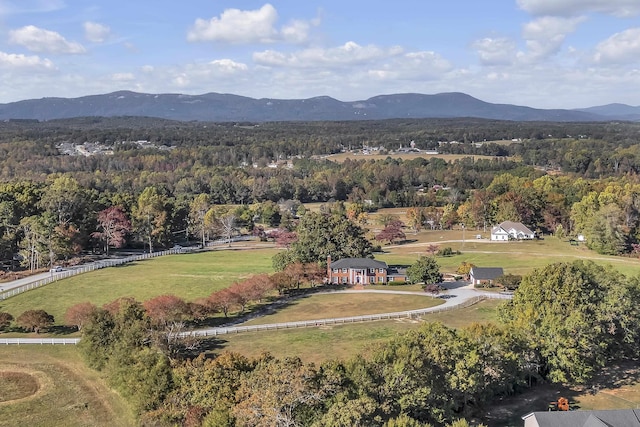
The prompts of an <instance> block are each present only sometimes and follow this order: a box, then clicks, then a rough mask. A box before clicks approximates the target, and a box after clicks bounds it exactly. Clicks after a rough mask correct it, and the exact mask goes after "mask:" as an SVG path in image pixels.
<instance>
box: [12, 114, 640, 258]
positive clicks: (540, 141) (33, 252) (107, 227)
mask: <svg viewBox="0 0 640 427" xmlns="http://www.w3.org/2000/svg"><path fill="white" fill-rule="evenodd" d="M639 132H640V125H639V124H635V123H529V122H527V123H517V122H506V121H505V122H501V121H489V120H478V119H467V120H462V119H450V120H445V119H437V120H436V119H430V120H388V121H373V122H310V123H261V124H250V123H199V122H189V123H184V122H172V121H165V120H159V119H133V118H115V119H101V118H80V119H73V120H64V121H51V122H35V121H8V122H3V123H1V124H0V182H1V183H0V258H1V259H2V260H3V262H2V265H3V266H4V268H15V267H17V266H16V259H19V260H20V261H21V264H22V266H23V267H28V268H31V269H37V268H39V267H43V266H47V265H52V264H54V263H55V262H56V261H57V260H60V259H68V258H70V257H73V256H76V255H78V254H80V253H82V252H83V251H94V252H95V251H108V250H109V247H121V246H125V245H129V246H131V245H133V246H136V245H137V246H139V247H143V246H144V247H147V248H148V249H149V250H153V249H154V248H158V247H166V246H169V245H172V244H174V243H175V242H178V241H184V239H185V236H188V237H190V238H191V239H197V240H198V241H201V240H206V239H207V238H215V237H223V236H226V235H227V234H230V233H234V232H235V230H236V229H237V228H239V227H241V228H243V229H245V230H246V231H251V230H253V228H254V223H255V222H259V223H262V224H266V225H268V226H272V227H277V226H280V225H283V226H284V227H285V228H288V229H289V231H291V230H292V227H293V223H292V217H295V216H296V215H297V213H296V212H295V211H294V210H292V209H290V208H291V206H292V204H296V203H297V204H299V203H305V202H323V203H327V202H338V203H346V204H347V205H349V206H351V207H352V209H360V210H371V209H376V208H380V207H414V208H416V209H417V211H416V212H415V215H414V220H413V222H414V223H413V224H411V226H412V227H414V228H419V227H427V226H428V227H432V228H451V227H453V226H455V225H457V224H459V223H464V224H466V226H467V227H476V228H481V227H482V228H487V227H490V226H491V225H493V224H495V223H498V222H501V221H503V220H514V221H521V222H523V223H525V224H526V225H528V226H529V227H530V228H532V229H534V230H537V231H541V232H545V233H557V234H559V235H561V236H565V235H576V234H583V235H585V236H586V237H587V239H588V240H587V243H588V244H589V246H590V247H591V248H593V249H595V250H597V251H599V252H601V253H607V254H622V253H630V252H633V251H638V250H639V249H638V248H639V246H638V243H639V237H640V236H639V232H640V229H639V221H640V200H639V196H638V194H640V191H639V189H640V187H639V184H638V178H637V172H638V170H639V168H640V148H638V147H639V146H638V144H637V143H636V142H637V140H638V135H639ZM495 140H502V141H505V140H506V141H510V142H511V143H501V144H497V143H492V142H489V143H484V141H495ZM140 141H142V142H144V144H140V143H139V142H140ZM87 142H89V143H94V144H95V143H98V144H102V145H104V146H105V147H107V148H109V154H105V153H102V154H95V155H68V154H64V151H63V150H62V149H61V147H62V146H64V144H67V146H71V147H73V146H74V145H77V144H84V143H87ZM410 142H413V145H414V146H415V147H416V149H429V150H433V149H437V150H438V151H440V152H442V153H457V154H463V155H468V157H464V156H463V157H462V158H460V159H459V160H455V161H449V162H448V161H445V160H442V159H439V158H431V159H426V158H415V159H413V160H404V161H403V160H399V159H394V158H392V157H387V158H386V159H384V160H377V161H376V160H367V159H366V157H364V156H362V160H349V159H348V160H346V161H344V162H343V163H338V162H333V161H329V160H327V159H326V158H323V156H322V155H326V154H329V153H337V152H340V151H347V150H349V149H352V148H361V147H362V146H363V145H366V146H371V147H374V146H375V147H380V152H383V153H384V152H389V153H390V152H392V150H395V149H398V148H399V147H400V146H401V145H404V146H405V147H407V146H408V144H409V143H410ZM76 154H77V153H76ZM480 155H482V156H483V157H474V156H480ZM486 156H489V157H486ZM270 166H271V167H270ZM273 166H278V167H273ZM285 206H287V208H285ZM281 222H283V224H281ZM225 224H226V225H225ZM115 229H117V230H115ZM118 230H119V231H118ZM114 233H115V234H114ZM17 253H20V254H21V256H20V257H16V255H15V254H17Z"/></svg>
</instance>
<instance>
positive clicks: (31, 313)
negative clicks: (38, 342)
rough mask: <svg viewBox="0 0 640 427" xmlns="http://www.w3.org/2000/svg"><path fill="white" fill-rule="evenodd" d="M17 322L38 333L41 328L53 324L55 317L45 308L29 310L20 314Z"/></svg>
mask: <svg viewBox="0 0 640 427" xmlns="http://www.w3.org/2000/svg"><path fill="white" fill-rule="evenodd" d="M16 322H17V323H18V325H19V326H20V327H22V328H24V329H27V330H29V331H32V332H35V333H36V334H38V333H40V330H41V329H44V328H46V327H48V326H51V325H53V322H54V318H53V316H52V315H50V314H49V313H47V312H46V311H44V310H27V311H25V312H24V313H22V314H21V315H20V316H18V318H17V319H16Z"/></svg>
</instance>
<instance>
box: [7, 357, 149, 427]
mask: <svg viewBox="0 0 640 427" xmlns="http://www.w3.org/2000/svg"><path fill="white" fill-rule="evenodd" d="M1 378H4V379H3V380H2V379H1ZM34 380H35V381H36V382H37V387H36V388H34V389H29V387H28V386H29V385H30V384H29V383H31V382H34ZM0 383H4V386H5V387H3V388H2V389H0V415H1V416H0V427H3V426H6V427H19V426H28V427H40V426H42V427H57V426H60V427H76V426H77V427H80V426H96V427H101V426H104V427H107V426H115V427H120V426H122V427H125V426H134V425H136V422H135V418H134V416H133V414H132V412H131V410H130V408H129V407H128V406H127V404H126V401H125V400H124V399H122V398H120V396H119V395H118V394H116V393H115V392H114V391H113V390H111V389H110V388H109V387H108V386H107V385H106V384H105V383H104V381H103V380H102V379H101V378H100V377H99V375H98V374H97V373H96V372H95V371H92V370H91V369H89V368H87V367H86V366H85V364H84V362H83V361H82V359H81V357H80V355H79V354H78V351H77V348H75V347H74V346H33V345H24V346H2V347H0ZM16 390H22V392H23V394H24V392H27V394H28V396H26V397H23V398H22V399H18V400H14V399H13V398H12V397H17V396H18V394H19V393H17V392H16ZM9 394H12V395H13V396H11V395H9Z"/></svg>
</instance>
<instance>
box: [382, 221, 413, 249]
mask: <svg viewBox="0 0 640 427" xmlns="http://www.w3.org/2000/svg"><path fill="white" fill-rule="evenodd" d="M400 224H402V223H401V222H400ZM406 237H407V236H406V235H405V234H404V231H402V226H401V225H399V224H398V223H396V222H394V223H391V224H389V225H387V226H386V227H385V228H384V230H382V231H381V232H380V233H378V234H377V235H376V240H379V241H385V240H386V241H388V242H389V244H392V243H393V242H395V241H396V240H404V239H405V238H406Z"/></svg>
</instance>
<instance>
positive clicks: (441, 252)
mask: <svg viewBox="0 0 640 427" xmlns="http://www.w3.org/2000/svg"><path fill="white" fill-rule="evenodd" d="M461 253H462V252H460V251H454V250H453V249H451V248H450V247H446V248H442V249H440V250H439V251H438V252H436V256H453V255H460V254H461Z"/></svg>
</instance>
